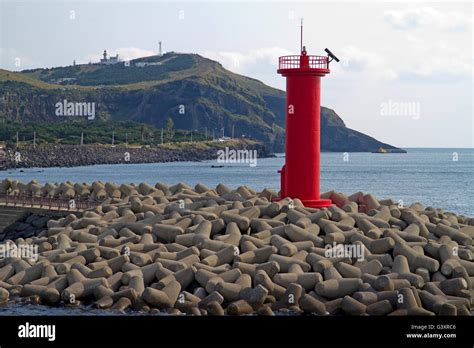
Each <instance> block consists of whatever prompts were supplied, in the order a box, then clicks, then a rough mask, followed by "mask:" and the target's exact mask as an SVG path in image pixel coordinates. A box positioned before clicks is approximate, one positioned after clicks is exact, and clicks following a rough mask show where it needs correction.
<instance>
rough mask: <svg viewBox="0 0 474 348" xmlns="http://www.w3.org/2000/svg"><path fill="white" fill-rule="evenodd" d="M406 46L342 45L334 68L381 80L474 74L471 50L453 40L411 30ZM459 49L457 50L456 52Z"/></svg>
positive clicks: (456, 77)
mask: <svg viewBox="0 0 474 348" xmlns="http://www.w3.org/2000/svg"><path fill="white" fill-rule="evenodd" d="M404 42H405V46H404V49H403V50H400V48H399V47H398V46H392V45H381V46H377V47H375V48H371V49H364V48H361V47H358V46H355V45H349V46H345V47H342V48H340V49H339V52H340V54H339V56H340V57H341V63H340V64H336V65H333V69H334V70H336V69H337V70H344V72H345V73H348V74H349V76H348V77H352V78H360V75H361V74H363V75H364V76H366V77H368V76H370V78H376V79H381V80H388V81H394V80H403V81H405V82H423V81H430V82H433V83H436V82H443V81H447V80H451V81H455V80H463V79H470V78H472V77H473V76H474V73H473V61H472V58H471V56H470V52H468V51H466V50H462V51H459V47H458V45H456V44H454V43H452V42H445V41H442V40H439V41H426V40H425V39H424V38H421V37H417V36H414V35H411V34H408V33H407V34H406V35H405V37H404ZM453 52H456V54H453Z"/></svg>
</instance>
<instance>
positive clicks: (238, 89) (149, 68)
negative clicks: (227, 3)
mask: <svg viewBox="0 0 474 348" xmlns="http://www.w3.org/2000/svg"><path fill="white" fill-rule="evenodd" d="M64 100H67V101H70V102H76V103H80V102H88V103H95V104H94V105H95V111H96V115H95V118H94V120H89V121H88V120H86V118H84V117H82V119H81V118H80V117H77V118H70V117H61V116H56V114H55V105H56V103H58V102H63V101H64ZM285 104H286V102H285V93H284V92H283V91H281V90H278V89H275V88H272V87H269V86H267V85H265V84H263V83H262V82H260V81H258V80H255V79H252V78H249V77H246V76H242V75H238V74H235V73H232V72H230V71H228V70H226V69H224V68H223V67H222V65H221V64H220V63H218V62H215V61H212V60H210V59H206V58H204V57H201V56H199V55H197V54H180V53H173V52H172V53H168V54H165V55H163V56H151V57H144V58H140V59H135V60H132V61H130V64H129V66H126V65H125V64H124V63H123V62H121V63H118V64H115V65H100V64H84V65H76V66H68V67H57V68H51V69H35V70H26V71H23V72H20V73H14V72H8V71H5V70H2V71H0V122H2V121H3V122H5V121H9V122H19V123H24V122H30V123H31V122H33V123H36V124H38V123H52V122H55V123H56V122H72V121H73V122H77V121H82V122H135V123H145V124H149V125H151V126H153V127H155V128H156V129H160V128H162V127H164V126H165V123H166V120H167V119H168V118H171V119H172V120H173V122H174V126H175V128H176V129H182V130H189V131H191V130H193V131H194V132H197V133H204V132H205V130H206V131H208V132H209V134H212V133H214V134H215V135H216V136H220V135H222V132H224V134H225V135H227V136H230V135H231V134H232V133H233V134H234V136H235V137H246V138H253V139H257V140H260V141H262V142H264V143H265V144H267V145H268V146H269V147H270V149H272V150H273V151H275V152H277V151H283V150H284V144H285V135H284V127H285ZM321 111H322V113H321V125H322V139H321V144H322V149H323V150H330V151H374V150H376V149H377V148H379V147H381V146H383V147H384V148H392V147H391V146H390V145H387V144H383V143H381V142H379V141H377V140H375V139H373V138H370V137H368V136H365V135H364V134H362V133H359V132H355V131H353V130H351V129H348V128H346V127H345V125H344V122H343V121H342V120H341V119H340V118H339V116H338V115H337V114H336V113H335V112H334V111H333V110H330V109H327V108H324V107H322V109H321ZM0 140H2V139H0Z"/></svg>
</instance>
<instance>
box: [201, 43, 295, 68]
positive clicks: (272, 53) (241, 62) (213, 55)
mask: <svg viewBox="0 0 474 348" xmlns="http://www.w3.org/2000/svg"><path fill="white" fill-rule="evenodd" d="M202 54H203V56H205V57H207V58H210V59H213V60H216V61H218V62H220V63H221V64H222V65H223V66H224V67H225V68H227V69H229V70H232V71H235V72H239V73H244V72H246V71H248V70H249V69H253V66H255V65H261V64H265V65H270V66H272V67H276V66H277V65H278V57H280V56H286V55H290V54H291V51H289V50H287V49H285V48H282V47H262V48H259V49H254V50H250V51H248V52H245V53H242V52H237V51H205V52H203V53H202Z"/></svg>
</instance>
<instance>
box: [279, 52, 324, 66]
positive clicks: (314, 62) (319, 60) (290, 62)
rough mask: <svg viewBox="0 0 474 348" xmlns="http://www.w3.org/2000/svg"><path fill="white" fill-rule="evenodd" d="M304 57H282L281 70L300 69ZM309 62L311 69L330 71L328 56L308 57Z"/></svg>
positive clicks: (280, 60) (280, 61)
mask: <svg viewBox="0 0 474 348" xmlns="http://www.w3.org/2000/svg"><path fill="white" fill-rule="evenodd" d="M301 57H302V56H297V55H294V56H282V57H280V58H279V59H278V68H279V69H300V68H301V66H300V62H301ZM307 57H308V60H309V67H308V66H307V67H306V68H309V69H329V59H328V57H326V56H307Z"/></svg>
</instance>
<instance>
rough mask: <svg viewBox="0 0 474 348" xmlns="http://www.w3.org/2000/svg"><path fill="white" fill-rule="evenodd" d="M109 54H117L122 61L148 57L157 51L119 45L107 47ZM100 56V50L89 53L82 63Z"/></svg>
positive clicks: (96, 59) (95, 60)
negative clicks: (117, 46)
mask: <svg viewBox="0 0 474 348" xmlns="http://www.w3.org/2000/svg"><path fill="white" fill-rule="evenodd" d="M107 53H108V55H109V56H115V55H116V54H118V55H119V59H120V60H122V61H126V60H132V59H136V58H141V57H148V56H152V55H155V54H157V53H158V52H154V51H150V50H146V49H143V48H138V47H119V48H111V49H107ZM101 58H102V52H96V53H90V54H88V55H86V56H85V57H84V59H83V60H84V63H88V62H92V63H94V62H98V61H99V60H100V59H101Z"/></svg>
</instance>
